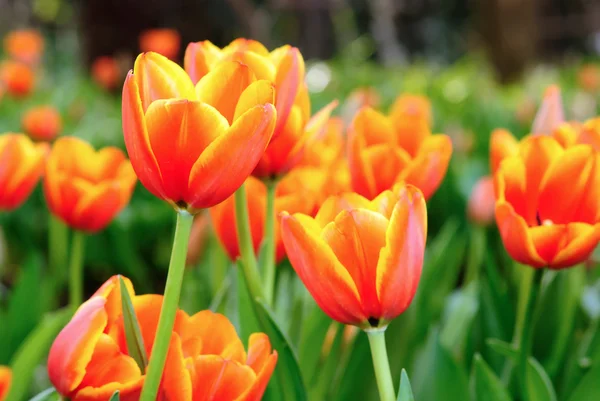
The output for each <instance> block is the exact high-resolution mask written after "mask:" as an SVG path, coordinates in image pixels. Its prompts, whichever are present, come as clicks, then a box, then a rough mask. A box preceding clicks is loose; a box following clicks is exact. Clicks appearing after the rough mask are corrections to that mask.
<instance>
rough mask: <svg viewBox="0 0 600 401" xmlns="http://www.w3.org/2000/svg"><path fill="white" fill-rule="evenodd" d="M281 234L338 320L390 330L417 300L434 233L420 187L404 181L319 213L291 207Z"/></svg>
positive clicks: (329, 204)
mask: <svg viewBox="0 0 600 401" xmlns="http://www.w3.org/2000/svg"><path fill="white" fill-rule="evenodd" d="M281 233H282V239H283V244H284V246H285V250H286V252H287V255H288V257H289V259H290V262H291V264H292V266H293V268H294V270H296V273H298V276H299V277H300V279H301V280H302V282H304V285H305V286H306V287H307V289H308V291H309V292H310V293H311V295H312V296H313V298H314V299H315V301H316V302H317V304H318V305H319V306H320V307H321V309H323V311H324V312H325V313H326V314H327V315H329V316H330V317H331V318H332V319H334V320H337V321H339V322H340V323H344V324H351V325H356V326H359V327H361V328H363V329H374V328H383V327H386V326H387V324H388V323H389V322H390V321H391V320H392V319H394V318H395V317H396V316H398V315H400V314H401V313H402V312H403V311H404V310H405V309H406V308H407V307H408V306H409V305H410V302H411V300H412V298H413V296H414V294H415V291H416V289H417V285H418V283H419V278H420V276H421V269H422V264H423V255H424V251H425V239H426V235H427V214H426V206H425V200H424V197H423V194H422V193H421V191H420V190H419V189H418V188H416V187H414V186H412V185H409V184H399V185H398V186H396V187H395V188H394V191H384V192H383V193H381V194H380V195H379V196H378V197H376V198H375V199H374V200H373V201H369V200H367V199H366V198H363V197H362V196H360V195H358V194H354V193H348V194H344V195H340V196H337V197H331V198H329V199H328V200H327V201H326V202H325V203H324V204H323V205H322V206H321V209H320V210H319V212H318V213H317V215H316V217H315V218H312V217H310V216H308V215H305V214H301V213H295V214H293V215H291V214H288V213H285V212H284V213H283V214H282V216H281Z"/></svg>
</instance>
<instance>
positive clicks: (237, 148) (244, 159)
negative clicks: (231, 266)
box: [186, 104, 276, 209]
mask: <svg viewBox="0 0 600 401" xmlns="http://www.w3.org/2000/svg"><path fill="white" fill-rule="evenodd" d="M275 119H276V116H275V108H274V107H273V105H271V104H266V105H264V106H255V107H253V108H252V109H250V110H249V111H247V112H246V113H245V114H243V115H242V116H241V117H240V118H238V119H237V120H236V121H235V122H234V124H233V126H232V127H231V128H230V129H229V131H227V132H226V133H225V134H223V135H221V136H220V137H218V138H217V139H216V140H215V141H213V142H212V143H211V144H210V145H209V146H208V147H207V148H206V150H205V151H204V152H203V153H202V154H201V155H200V158H199V159H198V161H197V162H196V163H195V164H194V167H193V168H192V171H191V173H190V179H189V187H188V196H187V197H186V200H187V201H188V204H189V205H191V206H192V207H193V208H196V209H201V208H206V207H211V206H214V205H216V204H218V203H220V202H222V201H224V200H225V199H227V198H228V197H229V196H231V195H232V194H233V193H234V192H235V191H236V190H237V189H238V188H239V187H240V186H241V185H242V183H243V182H244V181H245V179H246V178H247V177H248V176H249V175H250V173H251V172H252V170H254V168H255V167H256V164H257V163H258V161H259V159H260V157H261V156H262V154H263V152H264V150H265V148H266V147H267V144H268V143H269V140H270V139H271V136H272V135H273V128H274V126H275Z"/></svg>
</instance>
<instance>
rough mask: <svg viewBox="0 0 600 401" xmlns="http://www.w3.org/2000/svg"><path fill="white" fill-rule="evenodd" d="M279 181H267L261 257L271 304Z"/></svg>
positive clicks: (266, 294)
mask: <svg viewBox="0 0 600 401" xmlns="http://www.w3.org/2000/svg"><path fill="white" fill-rule="evenodd" d="M276 188H277V181H275V180H270V181H267V209H266V216H265V239H264V241H265V242H264V248H263V250H262V252H263V253H264V254H261V259H262V260H264V270H263V272H264V275H265V276H264V280H265V281H264V283H265V287H264V288H265V299H266V301H267V303H268V304H269V305H272V304H273V295H274V293H275V276H276V270H275V265H276V263H275V189H276Z"/></svg>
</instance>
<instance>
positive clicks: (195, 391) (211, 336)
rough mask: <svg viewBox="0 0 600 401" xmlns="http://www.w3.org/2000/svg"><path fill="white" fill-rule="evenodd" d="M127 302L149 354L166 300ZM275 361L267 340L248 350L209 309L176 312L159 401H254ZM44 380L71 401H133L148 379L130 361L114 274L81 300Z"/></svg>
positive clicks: (255, 337)
mask: <svg viewBox="0 0 600 401" xmlns="http://www.w3.org/2000/svg"><path fill="white" fill-rule="evenodd" d="M124 280H125V282H126V286H127V289H128V292H129V294H130V296H131V298H132V303H133V307H134V310H135V314H136V316H137V319H138V322H139V325H140V331H141V336H142V338H143V341H144V347H145V350H146V353H147V355H148V357H149V359H150V361H151V360H152V355H151V351H152V346H153V343H154V340H155V333H156V327H157V325H158V318H159V314H160V308H161V306H162V302H163V297H162V296H161V295H154V294H150V295H135V294H134V290H133V287H132V285H131V283H130V282H129V280H127V279H124ZM276 362H277V352H275V351H271V344H270V341H269V338H268V337H267V336H266V335H265V334H262V333H257V334H252V335H251V336H250V340H249V345H248V352H247V353H246V351H245V349H244V345H243V344H242V342H241V341H240V339H239V338H238V336H237V334H236V332H235V328H234V327H233V325H232V324H231V323H230V322H229V320H228V319H227V318H226V317H225V316H223V315H220V314H217V313H213V312H211V311H208V310H206V311H201V312H198V313H197V314H195V315H193V316H189V315H188V314H187V313H185V312H184V311H182V310H178V311H177V315H176V318H175V326H174V328H173V332H172V335H171V342H170V347H169V351H168V355H167V360H166V365H165V371H164V374H163V377H162V382H161V387H160V390H159V395H158V398H157V399H158V400H170V401H200V400H222V401H229V400H231V401H233V400H240V401H258V400H260V399H261V397H262V395H263V392H264V391H265V388H266V386H267V383H268V381H269V379H270V377H271V374H272V373H273V369H274V368H275V364H276ZM48 375H49V377H50V381H51V382H52V384H53V385H54V387H55V388H56V390H57V391H58V392H59V393H60V394H61V395H62V396H64V397H67V398H69V399H71V400H73V401H104V400H107V399H109V398H110V396H111V395H112V394H113V393H114V392H115V391H116V390H119V391H120V399H121V400H124V401H134V400H138V399H139V396H140V391H141V388H142V385H143V383H144V379H145V374H144V373H143V372H141V371H140V368H139V367H138V365H137V364H136V362H135V360H134V359H133V358H132V357H131V356H130V355H129V353H128V350H127V343H126V338H125V328H124V325H123V317H122V309H121V292H120V287H119V281H118V278H117V277H116V276H114V277H111V278H110V279H109V280H108V281H107V282H106V283H104V285H103V286H102V287H100V289H99V290H98V291H97V292H96V293H95V294H94V295H93V296H92V297H91V298H90V299H89V300H88V301H86V302H84V303H83V304H82V305H81V306H80V307H79V309H78V310H77V312H76V313H75V316H73V319H71V321H70V322H69V323H68V324H67V325H66V326H65V328H64V329H63V330H62V331H61V332H60V333H59V334H58V336H57V337H56V339H55V340H54V344H53V345H52V347H51V349H50V354H49V357H48Z"/></svg>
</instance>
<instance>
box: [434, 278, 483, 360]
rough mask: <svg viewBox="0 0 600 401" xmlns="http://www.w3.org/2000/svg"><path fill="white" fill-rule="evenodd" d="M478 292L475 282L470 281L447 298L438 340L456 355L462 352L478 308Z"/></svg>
mask: <svg viewBox="0 0 600 401" xmlns="http://www.w3.org/2000/svg"><path fill="white" fill-rule="evenodd" d="M478 292H479V289H478V285H477V282H471V283H470V284H468V285H467V287H466V288H464V289H460V290H457V291H455V292H454V293H453V294H452V295H451V296H450V297H449V298H448V302H447V308H446V313H445V315H446V316H445V319H444V326H443V329H442V332H441V334H440V341H441V342H442V344H443V345H444V346H445V347H446V348H447V349H449V350H452V351H453V353H454V354H455V355H456V356H459V355H461V354H462V350H463V349H464V345H465V343H466V339H467V336H468V335H469V333H470V332H471V328H472V326H473V320H474V318H475V315H476V314H477V311H478V310H479V299H478Z"/></svg>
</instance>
